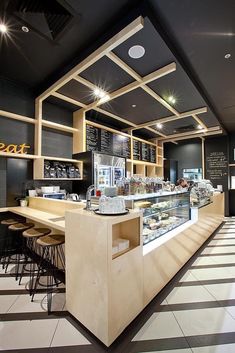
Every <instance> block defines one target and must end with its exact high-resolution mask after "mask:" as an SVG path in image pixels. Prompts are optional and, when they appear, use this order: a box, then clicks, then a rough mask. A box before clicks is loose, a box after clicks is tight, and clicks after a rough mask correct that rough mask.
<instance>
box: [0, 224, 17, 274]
mask: <svg viewBox="0 0 235 353" xmlns="http://www.w3.org/2000/svg"><path fill="white" fill-rule="evenodd" d="M19 222H20V220H19V219H17V218H7V219H3V220H2V221H1V223H0V224H1V249H0V263H1V264H2V268H3V269H4V267H5V264H6V258H7V256H8V255H9V253H12V252H14V251H15V250H16V244H15V242H14V238H13V237H12V236H11V235H10V232H9V231H8V227H9V226H11V225H13V224H16V223H19Z"/></svg>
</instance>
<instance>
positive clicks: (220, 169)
mask: <svg viewBox="0 0 235 353" xmlns="http://www.w3.org/2000/svg"><path fill="white" fill-rule="evenodd" d="M205 162H206V179H209V180H211V182H212V183H213V186H214V187H216V186H217V185H223V190H224V191H225V190H227V188H228V156H227V141H226V138H224V137H222V138H221V137H220V138H213V139H208V140H206V141H205Z"/></svg>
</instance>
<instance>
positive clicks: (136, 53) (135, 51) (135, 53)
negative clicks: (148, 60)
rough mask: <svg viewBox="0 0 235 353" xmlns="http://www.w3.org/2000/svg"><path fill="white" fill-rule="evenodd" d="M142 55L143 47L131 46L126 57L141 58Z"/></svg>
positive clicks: (143, 52)
mask: <svg viewBox="0 0 235 353" xmlns="http://www.w3.org/2000/svg"><path fill="white" fill-rule="evenodd" d="M144 54H145V49H144V47H142V45H133V47H131V48H130V49H129V50H128V55H129V56H130V57H131V58H132V59H139V58H142V56H144Z"/></svg>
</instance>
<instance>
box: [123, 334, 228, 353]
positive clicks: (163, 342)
mask: <svg viewBox="0 0 235 353" xmlns="http://www.w3.org/2000/svg"><path fill="white" fill-rule="evenodd" d="M229 343H235V332H225V333H215V334H207V335H196V336H185V337H173V338H165V339H155V340H154V339H153V340H144V341H138V342H131V344H130V350H129V353H139V352H156V351H162V350H176V349H183V348H190V347H192V348H193V347H195V348H196V347H205V346H215V345H221V344H229Z"/></svg>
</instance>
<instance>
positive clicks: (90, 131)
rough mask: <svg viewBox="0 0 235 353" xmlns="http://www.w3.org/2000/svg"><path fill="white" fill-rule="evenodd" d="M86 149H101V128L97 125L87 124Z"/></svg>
mask: <svg viewBox="0 0 235 353" xmlns="http://www.w3.org/2000/svg"><path fill="white" fill-rule="evenodd" d="M86 150H87V151H99V129H98V128H97V127H95V126H91V125H87V126H86Z"/></svg>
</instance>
